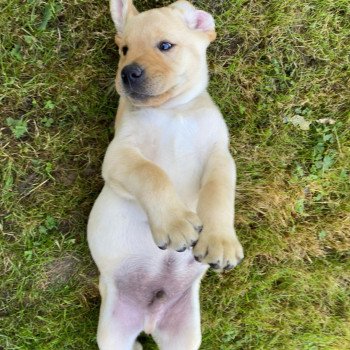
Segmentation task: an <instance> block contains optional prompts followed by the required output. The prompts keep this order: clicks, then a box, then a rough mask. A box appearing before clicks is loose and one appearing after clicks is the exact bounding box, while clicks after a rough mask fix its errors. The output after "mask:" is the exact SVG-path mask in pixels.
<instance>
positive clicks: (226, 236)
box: [193, 227, 244, 271]
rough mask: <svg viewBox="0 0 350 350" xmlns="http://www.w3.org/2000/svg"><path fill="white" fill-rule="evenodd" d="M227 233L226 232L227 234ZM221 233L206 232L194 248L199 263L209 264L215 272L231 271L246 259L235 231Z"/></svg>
mask: <svg viewBox="0 0 350 350" xmlns="http://www.w3.org/2000/svg"><path fill="white" fill-rule="evenodd" d="M225 231H226V232H225ZM225 231H224V233H219V232H220V231H217V230H216V231H215V230H208V231H207V229H206V228H205V227H204V230H203V232H202V234H201V236H200V237H199V240H198V242H197V244H196V245H195V247H194V248H193V254H194V257H195V259H196V260H197V261H199V262H202V263H207V264H209V265H210V267H212V268H213V269H215V270H221V271H222V270H230V269H232V268H234V267H235V266H236V265H238V264H239V263H240V262H241V260H242V259H243V257H244V254H243V248H242V245H241V243H240V242H239V240H238V238H237V236H236V234H235V232H234V230H233V229H230V230H225Z"/></svg>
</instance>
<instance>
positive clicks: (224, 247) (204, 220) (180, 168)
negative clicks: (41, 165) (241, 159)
mask: <svg viewBox="0 0 350 350" xmlns="http://www.w3.org/2000/svg"><path fill="white" fill-rule="evenodd" d="M183 3H184V2H181V4H182V5H181V11H183V8H186V6H183ZM123 4H124V5H125V4H127V6H129V8H131V9H132V12H130V11H131V10H130V11H129V12H128V9H127V8H123ZM111 8H112V14H113V19H114V21H115V22H116V21H117V29H118V31H119V32H118V39H117V41H119V42H118V44H119V45H121V46H123V45H128V46H129V52H128V54H127V55H125V57H122V58H121V61H120V63H119V70H118V72H117V77H116V84H117V88H118V91H119V92H120V93H121V100H120V105H119V110H118V114H117V121H116V132H115V137H114V139H113V140H112V142H111V144H110V145H109V147H108V149H107V152H106V156H105V159H104V162H103V169H102V174H103V178H104V180H105V186H104V188H103V190H102V192H101V194H100V196H99V197H98V199H97V200H96V203H95V205H94V207H93V209H92V212H91V214H90V218H89V223H88V241H89V247H90V250H91V253H92V256H93V258H94V260H95V262H96V264H97V266H98V268H99V271H100V274H101V278H100V291H101V297H102V306H101V313H100V321H99V329H98V343H99V347H100V349H101V350H112V349H114V350H117V349H118V350H119V349H120V350H131V349H132V347H133V346H135V347H136V346H137V347H138V348H139V347H140V345H133V344H134V341H135V338H136V336H137V334H138V333H139V332H140V331H141V330H142V329H146V330H148V331H149V332H150V333H151V334H152V335H153V336H154V338H155V340H156V341H157V343H158V345H159V346H160V348H161V349H166V350H171V349H174V350H180V349H181V350H183V349H188V350H191V349H193V350H194V349H198V348H199V345H200V338H201V337H200V321H199V313H200V311H199V299H198V291H199V283H200V279H201V277H202V276H203V274H204V272H205V270H206V269H207V266H208V265H207V264H208V263H211V264H214V265H216V266H215V267H216V268H218V269H221V270H222V269H223V268H224V267H227V266H228V265H229V267H233V266H235V265H237V263H238V262H239V261H240V260H241V259H242V258H243V250H242V246H241V245H240V243H239V241H238V239H237V236H236V234H235V231H234V226H233V221H234V189H235V181H236V170H235V164H234V161H233V159H232V157H231V155H230V153H229V150H228V146H229V141H228V132H227V127H226V125H225V122H224V120H223V118H222V116H221V113H220V111H219V110H218V108H217V107H216V105H215V104H214V103H213V101H212V100H211V98H210V96H209V95H208V93H207V92H206V86H207V81H208V75H207V66H206V59H205V50H206V47H207V45H208V44H209V42H210V41H211V40H212V38H213V35H214V34H215V33H214V34H213V32H210V33H207V32H204V31H198V29H192V28H189V27H187V24H186V22H184V21H183V20H182V19H181V16H179V15H178V14H177V12H176V11H179V10H177V9H176V7H175V8H163V9H159V10H152V11H147V12H144V13H142V14H137V12H136V9H134V7H133V5H132V2H131V1H127V2H125V1H117V0H112V1H111ZM118 9H119V10H118ZM113 11H114V12H113ZM118 11H121V12H118ZM208 16H210V15H209V14H208ZM156 18H159V21H160V23H159V21H158V22H157V23H158V25H155V24H154V21H155V19H156ZM166 19H167V20H168V23H167V26H166V28H167V29H162V28H163V27H162V26H161V23H162V21H166ZM133 24H134V25H133ZM136 24H137V26H136ZM147 24H148V27H149V29H150V30H151V31H152V33H154V32H155V33H154V34H152V35H148V39H145V38H143V37H142V33H141V34H140V27H141V28H144V27H145V26H146V25H147ZM169 28H170V30H171V31H173V32H174V33H173V34H172V37H173V40H180V39H181V40H183V44H181V43H179V44H178V46H179V47H178V48H176V50H178V51H175V50H174V52H172V53H169V54H171V55H172V57H171V59H169V57H164V58H163V56H161V55H159V53H158V52H157V51H154V50H155V49H154V45H153V43H151V42H150V41H147V40H151V41H152V40H153V41H157V40H158V41H161V40H164V39H165V38H166V37H167V35H169ZM140 38H141V39H142V38H143V39H144V41H143V42H142V40H141V39H140ZM175 38H176V39H175ZM179 38H180V39H179ZM140 40H141V41H140ZM169 40H170V39H169ZM133 42H135V46H134V47H133ZM192 42H194V44H193V45H192ZM135 61H136V62H142V65H143V67H145V70H146V71H147V72H149V75H150V79H151V80H152V79H153V80H154V81H155V82H154V83H152V97H151V98H150V99H149V100H148V101H146V102H145V101H135V100H133V99H132V98H130V97H129V96H128V95H127V94H126V93H125V92H124V91H123V88H122V86H121V82H120V70H121V69H122V68H123V67H124V66H125V65H127V64H130V62H135ZM154 61H157V65H158V66H159V65H160V66H161V68H162V69H160V72H158V73H157V72H156V68H155V65H154ZM189 76H190V79H189V78H188V77H189ZM184 77H187V78H186V79H185V81H182V80H183V79H184ZM179 82H181V84H180V83H179ZM179 84H180V85H179ZM150 86H151V85H150ZM174 86H175V88H173V87H174ZM202 225H203V231H202V232H201V233H200V229H201V226H202ZM197 240H198V242H197V243H196V245H195V246H194V248H193V249H192V248H190V247H191V245H192V244H193V242H196V241H197ZM165 245H167V249H166V250H161V249H159V248H158V247H157V246H165ZM184 247H186V248H190V249H187V250H186V251H185V252H182V253H177V252H174V250H181V249H182V248H184ZM193 255H194V256H196V257H198V259H200V260H201V262H202V263H201V264H200V263H197V262H193V263H192V262H191V261H193V258H192V257H193ZM165 261H168V265H169V271H170V272H169V274H168V275H169V278H170V280H169V281H170V282H171V281H176V280H177V279H178V278H180V277H181V279H180V280H186V279H188V282H189V285H192V287H191V290H192V292H191V293H190V295H191V297H190V298H189V299H188V303H189V304H188V305H189V307H190V310H192V311H191V312H190V313H189V314H186V315H185V316H184V320H183V324H184V325H186V327H185V328H184V329H182V330H181V332H180V331H179V332H177V333H176V334H177V336H176V339H175V338H174V337H173V336H172V335H171V334H172V329H171V328H172V327H173V326H171V327H170V326H167V327H165V326H164V327H163V326H162V324H167V323H166V322H165V321H166V317H165V316H164V313H163V314H162V312H160V311H159V312H158V311H157V312H156V313H152V312H148V311H146V312H145V313H143V314H142V315H143V316H142V315H141V316H140V315H139V314H138V311H137V309H138V308H137V307H134V306H135V305H134V304H133V302H131V304H132V305H131V304H130V305H129V304H126V307H127V309H128V310H132V312H135V322H134V323H132V325H130V326H127V327H126V328H127V330H125V329H124V328H123V327H124V326H125V324H129V323H128V322H129V321H130V320H129V318H130V317H131V316H130V315H125V314H123V312H122V311H120V313H119V314H118V317H116V315H115V313H118V312H119V311H118V312H117V311H115V310H119V309H118V308H117V306H116V305H119V304H120V300H122V299H123V298H124V297H123V295H122V294H123V291H122V288H121V287H120V285H121V284H122V285H123V284H124V282H125V284H127V283H129V282H128V269H130V276H131V274H132V273H133V272H132V271H134V270H135V269H136V270H137V271H138V272H137V273H139V274H140V271H141V270H142V271H144V270H145V271H146V272H145V275H143V276H144V279H145V280H147V278H148V277H149V278H150V280H152V278H156V276H157V275H158V274H159V273H160V271H161V270H162V269H163V267H164V266H165V267H166V266H167V265H166V263H165ZM189 261H190V262H189ZM170 262H171V263H170ZM189 264H190V265H189ZM214 265H213V266H214ZM125 266H126V267H125ZM125 268H126V270H125V271H126V273H125V274H124V275H123V274H122V276H125V277H118V278H117V277H116V276H120V274H121V271H124V269H125ZM168 275H167V276H168ZM191 276H192V277H191ZM118 281H122V282H118ZM142 283H143V281H142V280H140V286H141V285H142V286H143V284H142ZM186 285H187V284H186ZM140 288H141V287H140ZM142 288H143V287H142ZM176 288H177V285H175V287H174V288H173V289H175V290H176ZM178 288H179V293H180V294H181V293H187V292H186V290H187V289H186V290H185V289H184V290H182V289H181V288H185V287H181V286H180V284H179V287H178ZM186 288H188V287H186ZM135 289H136V291H137V292H138V286H135ZM164 290H165V292H166V295H167V293H168V291H167V285H165V286H164ZM171 292H172V291H169V293H170V294H171ZM184 295H185V294H184ZM123 300H124V299H123ZM180 300H181V299H180ZM186 300H187V299H186ZM159 303H160V305H161V306H160V307H163V306H162V305H163V304H162V303H163V302H162V301H161V302H159ZM180 304H181V303H179V306H178V307H179V308H180V307H182V306H181V305H182V304H181V305H180ZM164 305H165V306H164V307H165V308H167V307H168V306H166V305H167V304H166V302H164ZM123 308H125V304H124V302H123V303H122V307H121V308H120V310H124V309H123ZM113 310H114V311H113ZM167 310H168V309H167ZM167 312H170V311H167ZM128 317H129V318H128ZM140 317H141V318H142V320H141V321H142V322H141V321H140V320H139V318H140ZM162 317H163V318H162ZM124 318H125V319H124ZM163 319H165V321H164V320H163ZM121 320H124V321H121ZM139 321H140V322H141V323H142V324H143V326H140V324H139ZM162 327H163V328H162ZM169 327H170V328H169ZM179 327H181V326H179ZM178 333H179V334H178Z"/></svg>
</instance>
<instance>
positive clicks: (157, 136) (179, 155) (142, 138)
mask: <svg viewBox="0 0 350 350" xmlns="http://www.w3.org/2000/svg"><path fill="white" fill-rule="evenodd" d="M137 130H138V131H137V134H138V147H139V148H140V150H141V152H142V153H143V154H144V156H145V157H146V158H148V159H150V160H152V161H153V162H155V163H156V164H158V165H160V166H162V167H163V168H165V169H167V170H171V169H178V168H181V169H182V170H183V171H185V170H186V169H188V170H190V169H199V168H201V167H202V166H203V163H204V161H205V159H206V154H207V152H208V142H205V138H206V135H208V133H207V131H206V130H205V126H204V125H203V123H202V122H201V119H200V118H196V117H195V116H192V115H189V116H188V115H182V114H180V113H178V114H171V115H166V114H162V113H159V114H158V113H157V114H156V113H154V114H149V115H146V116H144V117H143V118H140V123H139V124H138V125H137Z"/></svg>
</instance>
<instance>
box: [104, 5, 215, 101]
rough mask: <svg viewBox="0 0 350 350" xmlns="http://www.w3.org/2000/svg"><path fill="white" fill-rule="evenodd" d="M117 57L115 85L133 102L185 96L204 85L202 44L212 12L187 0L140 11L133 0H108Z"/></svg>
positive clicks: (209, 37)
mask: <svg viewBox="0 0 350 350" xmlns="http://www.w3.org/2000/svg"><path fill="white" fill-rule="evenodd" d="M110 7H111V13H112V19H113V21H114V23H115V26H116V29H117V35H116V43H117V45H118V47H119V53H120V61H119V66H118V71H117V77H116V87H117V91H118V92H119V94H120V95H122V96H125V97H127V98H128V99H129V100H130V101H131V103H132V104H134V105H136V106H159V105H162V104H164V103H166V102H168V101H173V104H181V103H185V102H188V101H190V100H191V99H192V98H194V97H195V96H197V95H198V94H199V93H201V92H202V91H203V90H204V89H205V88H206V86H207V82H208V73H207V63H206V48H207V47H208V45H209V43H210V42H211V41H213V40H214V39H215V37H216V34H215V25H214V20H213V17H212V16H211V15H210V14H209V13H207V12H204V11H200V10H197V9H195V8H194V7H193V6H192V5H191V4H190V3H189V2H187V1H177V2H175V3H173V4H172V5H170V6H169V7H163V8H160V9H153V10H149V11H146V12H142V13H139V12H138V11H137V10H136V8H135V7H134V5H133V3H132V0H110Z"/></svg>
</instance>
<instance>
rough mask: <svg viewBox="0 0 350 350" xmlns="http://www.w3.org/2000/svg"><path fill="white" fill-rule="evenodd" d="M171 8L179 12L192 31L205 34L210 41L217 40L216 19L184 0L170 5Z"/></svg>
mask: <svg viewBox="0 0 350 350" xmlns="http://www.w3.org/2000/svg"><path fill="white" fill-rule="evenodd" d="M170 8H173V9H175V10H178V11H179V13H180V14H181V16H182V18H183V19H184V20H185V22H186V24H187V26H188V27H189V28H190V29H193V30H196V31H199V32H203V33H205V34H206V35H207V37H208V39H209V41H214V40H215V38H216V32H215V23H214V18H213V16H212V15H211V14H210V13H208V12H205V11H202V10H197V9H196V8H195V7H194V6H193V5H192V4H190V3H189V2H188V1H183V0H180V1H176V2H174V3H173V4H171V5H170Z"/></svg>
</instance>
